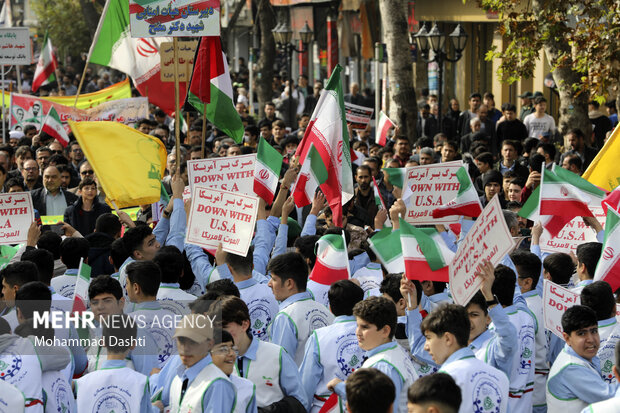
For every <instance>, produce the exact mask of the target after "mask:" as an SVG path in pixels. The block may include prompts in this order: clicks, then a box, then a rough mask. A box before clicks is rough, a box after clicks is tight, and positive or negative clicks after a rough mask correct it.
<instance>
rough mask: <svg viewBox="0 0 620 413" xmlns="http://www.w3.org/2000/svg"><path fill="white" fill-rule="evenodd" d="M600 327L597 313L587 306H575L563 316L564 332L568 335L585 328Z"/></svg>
mask: <svg viewBox="0 0 620 413" xmlns="http://www.w3.org/2000/svg"><path fill="white" fill-rule="evenodd" d="M593 326H598V322H597V320H596V313H595V312H594V310H592V309H591V308H590V307H586V306H585V305H574V306H572V307H571V308H569V309H567V310H566V311H565V312H564V314H563V315H562V330H564V332H565V333H566V334H568V335H571V333H572V332H573V331H577V330H581V329H583V328H588V327H593Z"/></svg>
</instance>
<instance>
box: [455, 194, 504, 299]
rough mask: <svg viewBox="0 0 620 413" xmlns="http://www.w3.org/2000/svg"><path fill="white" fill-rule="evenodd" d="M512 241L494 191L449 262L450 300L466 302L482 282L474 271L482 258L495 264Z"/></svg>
mask: <svg viewBox="0 0 620 413" xmlns="http://www.w3.org/2000/svg"><path fill="white" fill-rule="evenodd" d="M514 245H515V241H514V240H513V238H512V236H511V235H510V230H509V229H508V226H507V225H506V220H505V219H504V214H503V212H502V207H501V205H500V203H499V198H498V197H497V195H496V196H494V197H493V199H492V200H491V202H489V203H488V204H487V206H486V208H484V210H482V214H480V216H479V217H478V219H477V220H476V223H475V224H474V226H473V227H472V228H471V229H470V230H469V232H468V233H467V236H466V237H465V239H464V240H463V241H462V242H461V245H459V249H458V250H457V251H456V255H455V256H454V259H453V260H452V262H451V263H450V292H451V293H452V297H453V298H454V302H455V303H457V304H460V305H467V303H468V302H469V300H471V298H472V297H473V296H474V294H476V292H477V291H478V289H479V288H480V285H481V284H482V279H480V278H479V277H477V276H476V275H475V272H476V271H478V269H479V267H480V265H481V264H482V261H483V260H489V261H490V262H491V264H493V265H497V264H498V263H499V262H500V261H501V260H502V258H504V255H506V254H507V253H508V252H510V251H511V250H512V248H513V247H514Z"/></svg>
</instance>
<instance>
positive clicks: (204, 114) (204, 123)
mask: <svg viewBox="0 0 620 413" xmlns="http://www.w3.org/2000/svg"><path fill="white" fill-rule="evenodd" d="M187 90H188V91H189V86H188V87H187ZM187 93H189V92H187ZM202 105H203V106H202V159H204V158H205V141H206V140H207V103H206V102H205V103H203V104H202Z"/></svg>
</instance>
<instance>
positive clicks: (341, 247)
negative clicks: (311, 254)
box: [310, 234, 350, 285]
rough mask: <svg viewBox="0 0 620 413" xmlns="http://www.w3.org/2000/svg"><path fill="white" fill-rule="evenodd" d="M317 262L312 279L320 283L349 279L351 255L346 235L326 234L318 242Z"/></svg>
mask: <svg viewBox="0 0 620 413" xmlns="http://www.w3.org/2000/svg"><path fill="white" fill-rule="evenodd" d="M315 252H316V262H315V264H314V267H313V268H312V272H311V273H310V279H311V280H312V281H315V282H317V283H319V284H323V285H332V284H333V283H335V282H336V281H340V280H348V279H349V278H350V274H349V255H348V253H347V246H346V243H345V239H344V235H340V234H328V235H324V236H322V237H321V238H319V240H318V241H317V243H316V247H315Z"/></svg>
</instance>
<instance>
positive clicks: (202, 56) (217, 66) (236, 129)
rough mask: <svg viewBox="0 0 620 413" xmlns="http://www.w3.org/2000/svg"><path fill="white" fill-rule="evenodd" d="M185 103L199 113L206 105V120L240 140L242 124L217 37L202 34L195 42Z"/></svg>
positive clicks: (226, 64)
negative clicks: (197, 41) (196, 43)
mask: <svg viewBox="0 0 620 413" xmlns="http://www.w3.org/2000/svg"><path fill="white" fill-rule="evenodd" d="M187 102H188V103H189V104H191V106H193V107H194V108H195V109H196V110H197V111H198V112H200V113H202V114H205V104H206V116H207V119H209V121H210V122H211V123H213V125H214V126H215V127H216V128H217V129H219V130H221V131H223V132H224V133H225V134H226V135H228V136H229V137H231V138H233V139H234V140H235V142H237V143H241V142H242V141H243V132H244V129H243V123H242V122H241V118H240V117H239V114H238V113H237V111H236V109H235V103H234V101H233V90H232V82H231V80H230V73H229V71H228V62H227V61H226V55H225V54H224V52H222V42H221V40H220V38H219V37H213V36H210V37H202V38H201V39H200V42H199V43H198V46H197V48H196V57H195V58H194V69H193V70H192V78H191V80H190V86H189V92H188V93H187Z"/></svg>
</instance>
